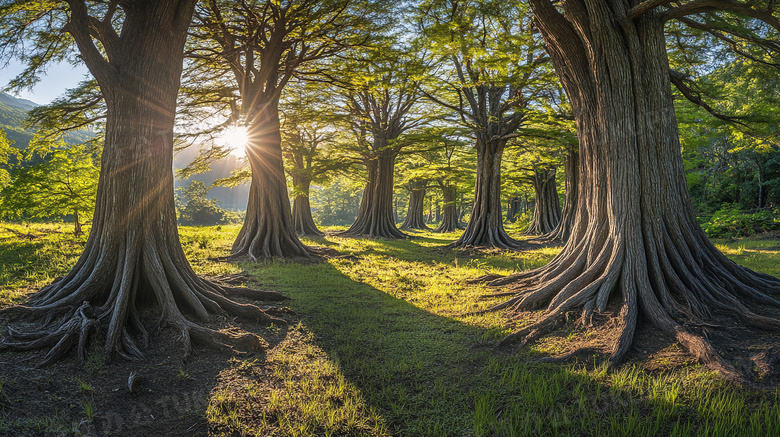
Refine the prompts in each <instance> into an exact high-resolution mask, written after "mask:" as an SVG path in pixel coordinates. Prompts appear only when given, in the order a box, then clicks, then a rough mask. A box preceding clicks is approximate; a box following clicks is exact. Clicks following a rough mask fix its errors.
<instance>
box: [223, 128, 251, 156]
mask: <svg viewBox="0 0 780 437" xmlns="http://www.w3.org/2000/svg"><path fill="white" fill-rule="evenodd" d="M215 141H216V142H217V144H220V145H225V146H228V147H230V148H231V149H232V150H231V151H230V153H231V154H233V155H235V156H238V157H243V156H246V143H247V131H246V126H231V127H229V128H227V129H225V130H223V131H222V132H220V133H219V135H217V137H216V138H215Z"/></svg>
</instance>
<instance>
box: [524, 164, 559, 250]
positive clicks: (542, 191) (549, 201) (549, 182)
mask: <svg viewBox="0 0 780 437" xmlns="http://www.w3.org/2000/svg"><path fill="white" fill-rule="evenodd" d="M557 170H558V169H557V168H555V167H551V168H545V169H541V171H540V170H539V169H537V168H534V178H533V187H534V193H536V206H535V207H534V215H533V216H532V217H531V223H530V224H529V225H528V229H526V230H525V234H526V235H540V234H546V233H548V232H552V231H554V230H555V228H556V227H557V226H558V223H559V222H560V220H561V205H560V203H559V202H558V188H557V186H556V183H555V175H556V173H557Z"/></svg>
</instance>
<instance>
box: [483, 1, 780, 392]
mask: <svg viewBox="0 0 780 437" xmlns="http://www.w3.org/2000/svg"><path fill="white" fill-rule="evenodd" d="M530 3H531V6H532V8H533V12H534V16H535V18H536V22H537V24H538V27H539V29H540V31H541V32H542V35H543V36H544V39H545V41H546V42H547V50H548V52H549V53H550V57H551V58H552V61H553V64H554V65H555V70H556V72H557V74H558V76H559V78H560V79H561V81H562V83H563V86H564V88H565V90H566V93H567V95H568V97H569V99H570V101H571V105H572V109H573V112H574V118H575V120H576V122H577V135H578V139H579V144H580V182H579V194H580V198H579V202H578V206H577V218H576V222H575V225H574V228H573V230H572V234H571V236H570V238H569V240H568V242H567V243H566V245H565V246H564V248H563V250H562V251H561V253H560V254H559V255H558V256H557V257H556V258H555V259H553V260H552V261H551V262H550V263H549V264H548V265H547V266H544V267H542V268H540V269H535V270H531V271H528V272H522V273H518V274H514V275H511V276H509V277H506V278H502V279H498V280H496V281H495V282H494V284H510V286H511V288H510V290H511V291H514V292H515V294H514V296H513V297H512V298H511V299H510V300H508V301H506V302H504V303H502V304H500V305H498V306H496V307H495V308H496V309H499V308H509V309H511V310H512V311H520V310H525V309H533V308H540V307H545V306H546V307H547V311H546V313H545V315H544V317H543V318H542V319H541V320H539V321H538V322H536V323H532V324H530V325H529V326H527V327H524V328H522V329H520V330H518V331H516V332H514V333H512V334H510V335H509V336H507V337H506V338H504V340H502V342H501V343H502V344H508V343H512V342H515V341H518V340H519V341H521V342H522V344H525V343H527V342H529V341H533V340H534V339H536V338H538V337H539V336H540V335H544V334H545V333H546V332H549V330H550V329H551V328H553V327H554V326H558V325H559V324H560V323H561V322H562V321H563V320H564V317H565V315H566V314H567V313H569V312H572V311H580V312H581V313H582V316H581V318H580V322H581V323H583V324H585V325H586V326H587V325H590V324H591V323H593V322H594V314H595V313H597V312H604V311H605V310H607V303H608V302H609V301H610V299H614V300H617V301H619V302H620V310H619V314H618V317H617V333H618V335H617V340H616V341H615V343H614V347H613V351H612V355H611V356H610V360H609V361H610V363H611V364H615V363H617V362H619V361H620V360H621V359H622V358H623V357H624V356H625V354H626V352H627V351H628V349H629V347H630V346H631V344H632V341H633V339H634V332H635V329H636V327H637V324H638V321H639V320H640V318H639V316H640V313H641V314H642V316H643V319H641V320H644V321H646V322H649V323H650V324H652V325H654V326H655V327H657V328H658V329H660V330H661V331H662V332H664V333H666V334H667V335H669V336H671V337H672V338H674V339H676V340H677V341H678V342H679V343H680V344H681V345H682V346H683V347H684V348H685V349H686V350H688V351H689V352H690V353H691V354H693V355H694V356H696V357H697V358H698V359H700V360H701V361H702V362H703V363H705V364H706V365H707V366H708V367H710V368H713V369H717V370H719V371H721V372H723V373H725V374H727V375H729V376H731V377H734V378H739V376H738V372H737V370H736V369H735V368H734V366H733V365H732V364H731V363H729V362H728V361H727V360H726V359H724V358H723V357H722V356H721V355H720V354H719V353H718V351H716V349H715V347H714V346H713V345H712V343H711V342H710V341H709V340H708V339H707V338H706V337H705V334H704V333H703V331H702V328H698V327H702V326H711V325H712V324H713V323H717V324H720V323H721V321H722V320H723V319H724V318H728V317H733V318H735V319H738V320H739V321H740V323H743V324H745V325H747V326H749V327H752V328H762V329H769V330H777V329H778V328H780V321H778V319H776V318H773V317H767V316H762V315H759V314H757V313H756V312H755V311H758V310H757V308H760V307H761V306H762V305H769V306H774V307H777V306H780V302H778V301H777V300H776V299H775V298H774V297H772V296H771V295H770V294H775V295H776V293H777V292H778V291H780V281H778V279H776V278H773V277H770V276H768V275H764V274H759V273H755V272H753V271H751V270H748V269H746V268H743V267H740V266H738V265H737V264H735V263H734V262H732V261H730V260H728V259H727V258H726V257H725V256H724V255H723V254H721V253H720V252H719V251H718V250H717V249H716V248H715V246H714V245H713V244H712V243H711V242H710V241H709V240H708V239H707V237H706V236H705V234H704V232H703V231H702V230H701V229H700V227H699V225H698V223H697V222H696V217H695V215H694V212H693V210H692V208H691V202H690V199H689V197H688V193H687V189H686V184H685V176H684V173H683V162H682V158H681V154H680V142H679V138H678V134H677V123H676V119H675V112H674V104H673V99H672V92H671V84H672V83H674V84H675V85H676V86H678V87H680V88H683V89H685V83H683V82H681V81H680V80H678V78H676V77H675V74H674V73H670V68H669V63H668V61H667V51H666V46H665V38H664V23H665V22H668V21H670V20H678V21H680V22H682V23H691V24H692V25H694V26H695V25H698V24H701V25H702V26H704V27H705V28H706V29H708V31H710V32H712V33H714V34H716V35H718V36H720V37H724V38H728V39H732V38H736V39H739V40H741V41H743V42H744V41H747V42H749V43H750V44H761V45H762V46H763V47H769V46H772V45H776V41H777V34H778V31H779V30H780V22H778V19H777V13H778V11H777V7H776V6H775V5H774V3H773V2H771V1H770V2H739V1H715V2H703V1H695V0H694V1H684V2H671V1H663V0H660V1H656V0H646V1H639V0H621V1H605V0H593V1H587V2H586V1H580V0H572V1H567V2H565V3H563V4H562V5H560V6H556V5H555V4H554V3H553V2H552V1H550V0H531V2H530ZM659 7H660V9H659ZM696 23H698V24H696ZM762 23H766V24H762ZM746 24H751V26H746ZM751 29H758V30H757V31H754V30H751ZM610 323H612V322H610Z"/></svg>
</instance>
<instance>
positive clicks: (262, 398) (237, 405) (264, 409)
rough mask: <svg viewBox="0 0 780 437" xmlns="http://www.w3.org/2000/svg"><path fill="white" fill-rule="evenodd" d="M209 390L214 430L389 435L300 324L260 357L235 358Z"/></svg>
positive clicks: (224, 432)
mask: <svg viewBox="0 0 780 437" xmlns="http://www.w3.org/2000/svg"><path fill="white" fill-rule="evenodd" d="M221 380H222V382H221V383H220V385H219V386H218V387H217V388H215V389H214V391H213V392H212V394H211V397H210V400H209V405H208V407H207V410H206V418H207V420H208V422H209V424H210V428H211V430H212V434H213V435H258V436H259V435H262V436H301V437H303V436H313V435H318V436H350V435H355V436H358V435H372V436H383V435H388V431H387V428H386V425H385V424H384V420H383V419H382V418H381V417H380V416H379V415H378V414H377V413H376V411H375V410H374V409H373V408H371V407H370V406H368V405H367V404H366V402H365V400H364V399H363V397H362V395H361V393H360V392H359V390H357V389H356V388H355V386H354V385H353V384H352V383H350V382H349V381H348V380H347V379H346V378H345V377H344V375H343V373H342V372H341V370H340V369H339V366H338V363H336V362H334V361H333V360H331V359H330V358H329V357H328V356H327V355H326V354H325V353H324V352H323V351H322V349H320V348H319V347H318V346H317V345H316V344H315V342H314V338H313V334H311V333H309V332H307V331H306V329H305V327H304V326H303V325H298V326H297V327H295V328H294V329H293V330H292V331H291V332H290V334H289V335H288V336H287V337H286V338H285V340H284V341H283V342H282V343H280V344H279V345H278V346H277V347H276V348H275V349H273V350H272V351H270V352H269V355H268V357H267V359H266V360H265V361H264V362H259V361H257V360H252V359H248V360H244V361H240V360H234V361H233V363H232V366H231V367H230V368H229V369H227V370H225V371H223V374H222V376H221Z"/></svg>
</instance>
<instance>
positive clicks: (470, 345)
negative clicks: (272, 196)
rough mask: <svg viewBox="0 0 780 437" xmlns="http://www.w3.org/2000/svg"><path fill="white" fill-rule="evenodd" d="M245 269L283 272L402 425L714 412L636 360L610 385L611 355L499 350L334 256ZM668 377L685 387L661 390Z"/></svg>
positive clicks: (517, 427)
mask: <svg viewBox="0 0 780 437" xmlns="http://www.w3.org/2000/svg"><path fill="white" fill-rule="evenodd" d="M385 243H386V244H398V243H397V242H385ZM401 244H403V243H401ZM243 267H245V268H246V269H247V270H248V271H249V273H250V274H251V275H253V276H256V277H259V278H263V277H266V276H268V275H269V274H271V270H273V275H274V278H275V282H276V283H277V286H278V289H279V291H281V292H283V293H285V294H287V295H289V296H290V297H291V298H292V299H293V300H292V302H291V304H290V306H291V307H292V309H293V310H294V311H296V312H297V313H298V314H299V316H300V320H301V322H302V325H303V326H305V329H306V330H308V331H310V332H311V333H312V335H311V338H312V341H313V342H314V343H315V344H316V345H317V347H318V348H321V349H322V350H323V351H324V352H325V353H326V354H327V356H328V358H329V359H330V360H331V361H332V362H333V363H335V365H336V366H338V368H339V369H340V370H341V372H342V373H343V375H344V376H345V377H346V378H347V379H348V380H349V381H350V382H351V383H352V384H354V386H355V387H357V388H358V389H359V391H360V393H361V394H362V397H363V398H364V399H365V401H366V402H367V403H368V404H369V405H370V406H371V408H373V409H375V410H376V411H377V412H378V413H379V415H380V416H381V417H382V418H383V419H384V420H385V421H386V422H387V423H388V424H389V426H390V427H391V429H392V431H393V433H394V434H397V435H403V436H458V435H659V434H664V433H667V432H669V430H670V429H677V428H675V427H681V426H683V427H686V426H687V427H691V428H690V429H698V427H699V426H700V425H702V424H706V423H707V421H708V420H709V419H708V417H707V416H706V412H704V413H703V412H702V411H704V410H706V408H704V409H701V408H700V409H699V410H696V409H695V408H696V407H692V406H689V405H685V404H684V403H683V402H681V400H680V399H681V398H680V399H678V397H681V396H682V394H681V392H680V388H679V384H678V385H674V384H676V383H677V382H674V381H671V382H663V383H662V384H660V385H659V386H658V387H657V388H656V389H657V390H659V391H658V392H657V394H655V395H648V393H649V389H648V388H647V387H649V386H651V385H652V384H653V382H652V381H651V382H647V381H649V379H648V378H645V379H642V378H644V377H642V378H638V377H636V376H631V374H630V373H631V372H632V371H633V372H636V371H635V370H631V368H630V367H628V369H629V370H621V372H623V373H626V372H628V373H629V375H628V376H623V377H622V378H623V379H626V380H627V381H633V382H624V383H621V384H620V385H619V386H616V387H614V388H612V387H611V386H609V385H607V381H608V380H609V378H610V376H607V375H608V373H607V370H606V365H605V362H606V355H605V354H601V355H598V356H597V357H595V358H593V357H591V358H592V359H593V361H592V365H589V366H572V365H551V364H540V363H537V362H535V361H536V358H538V356H539V354H538V353H534V352H533V351H532V350H529V349H524V350H522V351H521V352H519V353H516V352H513V351H509V352H507V351H497V350H494V349H493V346H494V345H495V344H496V342H497V340H498V339H500V338H501V336H503V335H504V333H503V332H502V330H500V329H499V330H496V329H486V328H484V327H480V326H475V325H471V324H469V323H466V322H463V321H459V320H456V319H454V318H451V317H447V316H443V315H437V314H434V313H431V312H429V311H426V310H424V309H422V308H419V307H417V306H416V305H414V303H413V302H412V301H407V300H404V299H400V298H396V297H394V296H391V295H389V294H388V293H387V292H385V291H382V290H380V289H378V288H376V287H373V286H371V285H369V284H366V283H362V282H359V281H356V280H353V279H351V278H350V277H348V276H347V275H345V274H344V273H343V272H342V271H341V270H339V269H338V268H337V267H336V266H334V265H333V264H330V263H327V264H319V265H312V266H305V267H300V266H297V267H296V266H289V265H284V264H280V265H277V266H261V265H244V266H243ZM585 368H589V369H590V373H589V371H587V370H584V369H585ZM598 369H602V370H598ZM594 371H596V372H602V374H601V376H598V375H596V376H594V375H593V372H594ZM667 385H668V386H671V387H672V389H673V390H676V391H675V392H674V396H671V395H670V396H667V397H664V395H662V392H663V390H665V389H666V387H667ZM675 387H676V388H675ZM653 393H655V392H653ZM743 412H744V413H745V414H747V410H745V411H743ZM730 420H732V421H734V420H738V419H730ZM746 420H748V419H746Z"/></svg>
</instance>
